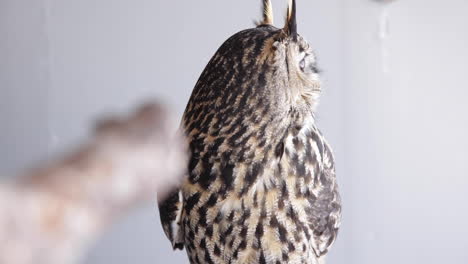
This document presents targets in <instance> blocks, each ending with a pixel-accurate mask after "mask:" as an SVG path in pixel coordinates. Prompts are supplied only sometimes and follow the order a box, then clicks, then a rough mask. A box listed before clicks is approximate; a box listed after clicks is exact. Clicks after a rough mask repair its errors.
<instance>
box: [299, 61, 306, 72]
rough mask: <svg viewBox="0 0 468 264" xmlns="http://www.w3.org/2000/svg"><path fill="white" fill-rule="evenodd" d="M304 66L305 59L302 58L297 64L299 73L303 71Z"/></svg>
mask: <svg viewBox="0 0 468 264" xmlns="http://www.w3.org/2000/svg"><path fill="white" fill-rule="evenodd" d="M305 66H306V62H305V58H304V59H302V60H301V61H300V62H299V68H300V69H301V71H304V69H305Z"/></svg>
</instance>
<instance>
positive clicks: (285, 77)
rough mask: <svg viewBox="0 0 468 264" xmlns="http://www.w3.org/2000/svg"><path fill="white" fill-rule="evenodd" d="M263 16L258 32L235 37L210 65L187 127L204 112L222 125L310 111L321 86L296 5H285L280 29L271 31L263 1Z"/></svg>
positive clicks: (197, 90)
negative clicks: (300, 28)
mask: <svg viewBox="0 0 468 264" xmlns="http://www.w3.org/2000/svg"><path fill="white" fill-rule="evenodd" d="M263 11H264V12H263V14H264V15H263V19H262V21H260V22H259V23H257V26H256V27H254V28H250V29H247V30H243V31H241V32H239V33H237V34H234V35H233V36H232V37H230V38H229V39H228V40H227V41H226V42H225V43H224V44H223V45H222V46H221V47H220V48H219V49H218V51H217V52H216V54H215V55H214V56H213V58H212V59H211V61H210V62H209V63H208V65H207V66H206V68H205V70H204V71H203V73H202V75H201V77H200V79H199V80H198V83H197V85H196V86H195V89H194V91H193V94H192V98H191V100H190V102H189V105H188V108H187V111H186V121H188V122H191V121H196V120H198V119H199V118H201V117H202V116H204V115H201V114H200V115H199V113H205V115H206V113H208V112H214V113H213V115H214V116H215V117H217V118H218V119H220V120H223V124H224V123H229V121H228V120H230V117H231V116H232V115H233V114H234V113H237V114H239V113H242V112H244V113H243V114H244V116H253V117H255V116H256V115H262V116H284V115H283V114H287V113H291V112H309V113H310V112H311V111H313V110H314V108H315V106H316V104H317V100H318V97H319V95H320V92H321V85H320V80H319V73H318V69H317V64H316V58H315V55H314V53H313V52H312V49H311V46H310V45H309V43H308V42H307V41H306V40H304V38H302V36H300V35H299V34H298V31H297V23H296V1H294V0H289V6H288V10H287V15H286V23H285V26H284V27H280V28H278V27H275V26H274V25H273V12H272V5H271V2H270V0H263ZM253 119H255V120H256V118H253ZM196 124H198V123H196V122H194V123H193V126H195V125H196ZM223 124H220V125H221V126H223ZM198 125H203V126H204V125H206V127H208V125H207V124H204V123H203V124H198Z"/></svg>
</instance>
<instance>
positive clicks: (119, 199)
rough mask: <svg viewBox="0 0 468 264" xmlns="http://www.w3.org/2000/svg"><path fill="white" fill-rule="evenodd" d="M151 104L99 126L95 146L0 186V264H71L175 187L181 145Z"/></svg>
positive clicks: (180, 172)
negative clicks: (127, 216)
mask: <svg viewBox="0 0 468 264" xmlns="http://www.w3.org/2000/svg"><path fill="white" fill-rule="evenodd" d="M170 122H171V121H170V119H169V118H168V115H167V113H166V112H165V111H164V110H163V108H162V107H160V106H159V105H157V104H149V105H145V106H143V107H142V108H140V109H139V110H138V111H137V112H136V113H134V114H133V115H131V116H130V117H128V118H124V119H107V120H104V121H103V122H100V123H99V124H98V125H97V127H96V129H95V133H94V136H93V138H92V139H91V140H90V141H89V142H87V143H86V144H84V145H83V146H81V147H79V149H78V150H77V151H75V152H71V153H70V154H68V155H65V156H64V157H60V158H59V159H58V160H56V161H52V162H49V163H48V164H47V165H45V166H41V167H39V168H38V169H34V170H31V171H30V172H28V173H26V174H25V175H23V176H22V177H20V180H18V181H17V182H13V183H0V263H5V264H6V263H8V264H32V263H34V264H71V263H77V262H78V261H79V260H80V258H81V257H82V256H83V253H85V251H86V250H87V248H88V247H89V246H90V243H92V242H93V241H94V240H95V239H96V238H97V237H98V236H99V234H101V233H102V232H103V231H104V230H105V228H106V227H107V226H109V224H110V223H111V222H112V221H113V220H115V219H117V218H118V217H119V216H121V215H122V214H124V213H126V212H128V210H129V209H131V208H133V207H137V206H139V205H141V203H143V202H147V201H156V191H158V192H160V193H164V192H166V191H167V190H170V189H171V187H173V186H174V185H176V184H177V183H178V182H179V180H180V178H181V176H182V175H183V169H184V164H185V152H184V146H183V143H182V140H181V139H180V138H178V137H177V135H175V133H174V131H173V130H172V126H171V123H170Z"/></svg>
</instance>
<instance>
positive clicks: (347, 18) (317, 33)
mask: <svg viewBox="0 0 468 264" xmlns="http://www.w3.org/2000/svg"><path fill="white" fill-rule="evenodd" d="M273 3H274V6H275V11H276V24H277V25H278V26H282V24H283V21H282V20H283V17H284V15H283V14H284V12H285V11H284V10H285V5H286V1H280V0H277V1H273ZM259 6H260V1H251V0H250V1H247V0H236V1H227V0H203V1H157V0H132V1H130V0H126V1H125V0H80V1H78V0H75V1H71V0H0V128H1V129H0V157H1V158H0V172H1V173H2V174H3V175H12V174H14V173H15V172H17V171H19V169H20V168H23V167H27V166H30V165H31V164H34V163H35V162H38V161H40V160H44V159H47V158H49V157H50V156H51V155H52V154H54V153H59V152H60V151H61V150H63V149H65V148H66V147H68V146H70V145H73V144H76V143H77V142H79V141H80V140H81V139H83V138H84V137H85V136H86V135H87V131H88V130H89V125H90V122H91V121H92V120H94V119H95V118H96V117H97V116H99V115H101V114H103V113H106V112H109V111H113V112H115V111H127V110H129V109H130V108H131V107H132V106H134V105H136V104H137V103H139V102H141V101H144V100H147V99H148V98H154V97H158V98H161V99H164V100H165V101H166V102H167V104H168V105H170V106H171V107H172V108H173V110H174V112H175V113H176V114H177V115H179V116H180V115H181V114H182V111H183V109H184V107H185V104H186V102H187V100H188V97H189V95H190V92H191V89H192V88H193V86H194V84H195V82H196V80H197V78H198V76H199V74H200V73H201V71H202V70H203V68H204V66H205V65H206V63H207V62H208V60H209V59H210V57H211V56H212V55H213V53H214V52H215V50H216V49H217V48H218V47H219V46H220V45H221V43H222V42H223V41H224V40H225V39H227V37H229V36H230V35H231V34H233V33H235V32H237V31H239V30H241V29H244V28H247V27H251V26H252V21H253V19H259V17H260V10H259ZM298 6H299V11H298V16H299V17H298V20H299V30H300V32H301V34H302V35H304V36H305V37H306V38H307V39H308V40H309V41H310V42H311V44H312V45H313V46H314V47H315V49H316V52H317V54H318V56H319V59H320V65H321V68H322V69H323V70H324V77H323V78H324V85H325V92H324V95H323V97H322V100H321V102H322V103H321V106H320V107H319V110H318V112H319V114H318V119H319V124H320V126H321V128H322V130H323V132H324V133H325V134H326V136H327V138H328V139H329V141H330V142H331V144H332V145H333V146H334V149H335V153H336V156H337V163H338V177H339V181H340V185H341V191H342V196H343V202H344V218H343V226H342V231H341V233H340V236H339V240H338V241H337V243H336V245H335V246H334V248H333V249H332V251H331V254H330V258H329V263H331V264H332V263H356V264H376V263H379V264H386V263H388V264H390V263H392V264H393V263H405V264H406V263H408V264H409V263H412V264H413V263H425V264H432V263H434V264H440V263H451V264H465V263H468V225H467V224H466V223H468V205H467V202H468V199H467V195H466V192H467V190H468V179H467V176H468V172H467V171H468V139H467V136H466V135H468V117H467V114H468V106H467V102H466V101H467V96H468V92H467V89H468V78H466V76H467V69H468V51H467V47H468V1H466V0H445V1H437V0H397V1H395V2H394V3H392V4H380V3H376V1H371V0H308V1H306V0H298ZM385 13H387V16H388V21H389V24H388V27H386V28H387V30H386V31H387V35H386V36H380V35H381V33H382V32H380V31H381V29H380V28H381V27H382V26H381V25H380V24H382V21H384V19H382V16H383V14H385ZM382 37H383V38H382ZM158 218H159V217H158V215H157V210H156V209H155V204H150V205H148V206H146V207H143V208H141V209H139V210H137V211H136V212H134V214H132V215H131V216H129V217H128V218H126V219H123V220H122V221H120V222H119V223H117V224H116V225H115V226H114V227H112V229H111V230H109V231H108V233H107V234H106V235H105V236H104V237H103V238H102V239H101V240H100V241H98V243H97V244H96V246H95V248H94V249H93V251H92V252H91V253H90V255H89V256H88V257H87V259H86V261H85V263H89V264H94V263H115V264H118V263H167V262H171V263H174V264H175V263H187V261H186V257H185V253H173V252H171V250H170V246H169V243H168V242H167V241H166V239H165V237H164V235H163V232H162V230H161V228H160V224H159V219H158Z"/></svg>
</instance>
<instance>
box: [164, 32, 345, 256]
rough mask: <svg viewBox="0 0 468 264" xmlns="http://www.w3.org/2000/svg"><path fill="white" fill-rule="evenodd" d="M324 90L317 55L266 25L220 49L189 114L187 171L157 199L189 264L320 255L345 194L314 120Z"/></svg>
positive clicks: (195, 93)
mask: <svg viewBox="0 0 468 264" xmlns="http://www.w3.org/2000/svg"><path fill="white" fill-rule="evenodd" d="M301 60H306V62H305V63H304V65H305V68H301V67H300V66H298V65H300V64H299V61H301ZM319 93H320V81H319V79H318V71H317V66H316V63H315V56H314V54H313V53H312V52H311V50H310V46H309V44H308V43H307V42H306V41H305V40H304V39H303V38H302V37H300V36H299V37H297V36H296V39H293V38H292V37H290V36H288V34H287V33H286V32H285V31H284V30H283V29H278V28H276V27H273V26H270V25H261V26H259V27H257V28H253V29H248V30H245V31H241V32H239V33H237V34H235V35H234V36H232V37H231V38H230V39H228V40H227V41H226V42H225V43H224V44H223V45H222V46H221V48H220V49H219V50H218V51H217V53H216V54H215V55H214V57H213V58H212V59H211V61H210V62H209V63H208V65H207V67H206V69H205V70H204V72H203V73H202V75H201V77H200V79H199V81H198V82H197V84H196V86H195V88H194V91H193V93H192V96H191V98H190V101H189V103H188V105H187V108H186V111H185V114H184V117H183V122H182V125H183V130H184V132H185V134H186V136H187V138H188V142H189V143H190V151H191V158H190V162H189V164H188V168H187V172H188V177H187V179H186V181H185V182H184V184H182V186H181V187H180V189H179V190H177V191H176V192H174V194H173V195H172V196H171V197H170V198H169V199H167V200H165V201H163V202H162V203H161V204H160V212H161V220H162V223H163V227H164V230H165V232H166V234H167V236H168V237H169V239H170V240H171V242H172V245H173V247H174V248H178V249H182V248H184V247H185V248H186V250H187V253H188V256H189V259H190V263H192V264H195V263H208V264H209V263H215V264H224V263H239V264H241V263H242V264H249V263H251V264H256V263H275V264H276V263H307V264H317V263H319V261H321V259H323V256H325V254H326V253H327V251H328V249H329V247H330V246H331V244H332V243H333V242H334V241H335V238H336V235H337V232H338V228H339V225H340V216H341V201H340V197H339V194H338V187H337V184H336V178H335V166H334V157H333V154H332V151H331V148H330V146H329V145H328V144H327V142H326V141H325V139H324V137H323V136H322V134H321V132H320V131H319V129H318V128H317V125H316V122H315V117H314V107H315V105H316V104H317V100H318V94H319Z"/></svg>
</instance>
